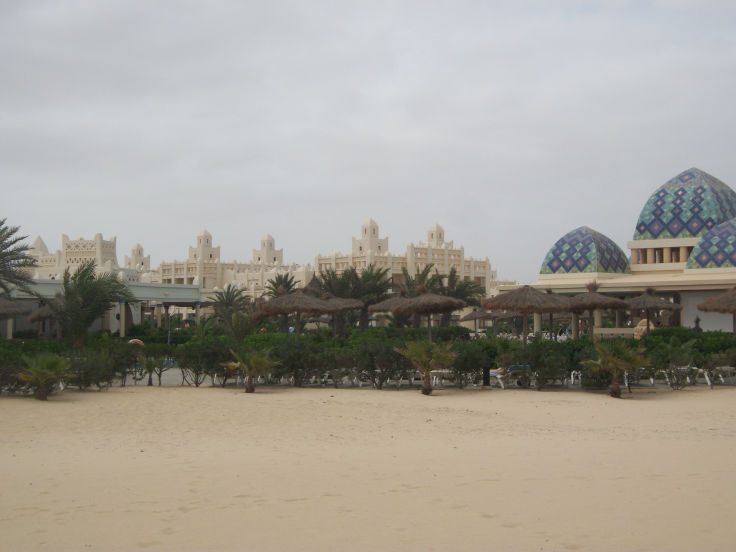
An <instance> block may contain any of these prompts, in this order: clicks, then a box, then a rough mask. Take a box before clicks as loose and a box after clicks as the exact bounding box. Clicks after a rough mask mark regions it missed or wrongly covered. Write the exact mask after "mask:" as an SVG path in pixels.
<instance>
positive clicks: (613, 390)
mask: <svg viewBox="0 0 736 552" xmlns="http://www.w3.org/2000/svg"><path fill="white" fill-rule="evenodd" d="M608 393H609V394H610V395H611V396H612V397H614V398H616V399H620V398H621V386H620V385H619V383H618V372H614V373H613V381H612V382H611V387H610V388H609V390H608Z"/></svg>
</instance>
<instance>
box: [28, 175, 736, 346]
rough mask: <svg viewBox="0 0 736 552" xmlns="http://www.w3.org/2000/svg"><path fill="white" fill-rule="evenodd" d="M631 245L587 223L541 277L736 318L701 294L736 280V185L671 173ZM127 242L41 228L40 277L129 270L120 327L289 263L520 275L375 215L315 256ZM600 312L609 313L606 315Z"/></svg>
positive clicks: (702, 319)
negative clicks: (231, 254) (161, 249)
mask: <svg viewBox="0 0 736 552" xmlns="http://www.w3.org/2000/svg"><path fill="white" fill-rule="evenodd" d="M627 247H628V249H629V251H630V254H629V255H627V254H626V253H624V251H623V250H622V249H621V247H619V246H618V245H617V244H616V243H614V242H613V241H612V240H611V239H610V238H608V237H607V236H605V235H603V234H601V233H600V232H598V231H596V230H594V229H592V228H590V227H588V226H580V227H578V228H575V229H573V230H571V231H570V232H568V233H567V234H565V235H564V236H562V237H561V238H560V239H558V240H557V241H555V242H554V243H553V244H552V245H551V247H550V249H549V251H548V253H547V255H546V256H545V257H544V259H543V260H542V264H541V267H540V271H539V272H540V273H539V277H538V281H537V282H535V283H533V284H532V285H533V286H535V287H538V288H541V289H549V290H551V291H553V292H555V293H559V294H563V295H574V294H577V293H581V292H583V291H585V287H586V285H587V284H590V283H591V282H596V283H597V284H598V286H599V288H598V291H599V292H600V293H606V294H610V295H614V296H617V297H620V298H628V297H632V296H635V295H638V294H640V293H642V292H644V291H645V290H646V289H647V288H654V289H655V290H656V292H657V294H658V295H660V296H662V297H664V298H666V299H667V300H668V301H671V302H673V303H678V304H680V305H681V306H682V310H681V311H680V312H679V313H675V315H674V318H673V319H672V320H671V322H672V323H680V324H682V325H683V326H688V327H693V326H695V324H696V319H699V325H700V327H701V328H703V329H704V330H728V331H730V330H731V329H732V322H731V316H730V315H724V314H717V313H706V312H701V311H699V310H698V309H697V305H698V304H700V303H702V302H704V301H705V300H707V299H709V298H710V297H712V296H714V295H715V294H717V293H720V292H722V291H724V290H726V289H728V288H730V287H733V286H734V285H736V192H734V191H733V190H732V189H731V188H730V187H729V186H727V185H726V184H725V183H723V182H721V181H720V180H718V179H717V178H715V177H713V176H711V175H709V174H708V173H706V172H704V171H701V170H699V169H696V168H691V169H688V170H686V171H683V172H682V173H680V174H678V175H677V176H675V177H673V178H671V179H670V180H668V181H667V182H665V183H664V184H662V185H661V186H659V187H658V188H656V189H655V190H654V192H653V193H652V194H651V197H650V198H649V199H648V200H647V202H646V203H645V204H644V206H643V207H642V210H641V214H640V215H639V218H638V220H637V221H636V222H635V224H634V233H633V239H632V240H631V241H629V242H628V244H627ZM115 248H116V239H115V238H114V237H113V238H111V239H110V240H104V239H103V238H102V236H101V235H100V234H97V235H95V237H94V238H93V239H91V240H86V239H81V238H80V239H77V240H71V239H69V237H68V236H66V235H63V236H62V248H61V250H59V251H56V252H55V253H53V254H51V253H49V251H48V248H47V247H46V245H45V244H44V242H43V240H42V239H41V238H40V237H38V238H36V239H35V241H34V242H33V243H32V245H31V246H30V251H29V252H30V254H31V255H32V256H34V257H35V258H36V260H37V262H38V266H37V268H36V269H35V270H34V273H33V278H34V279H35V280H36V281H37V285H38V286H39V288H43V290H44V293H45V295H46V296H49V297H53V294H54V293H56V292H57V291H58V290H59V289H60V282H59V281H58V280H60V279H61V277H62V275H63V273H64V270H65V269H67V268H69V269H70V270H74V268H76V267H77V266H79V264H81V263H83V262H86V261H90V260H94V261H95V263H96V264H97V267H98V271H100V272H111V273H113V274H116V275H118V277H120V278H121V279H122V280H123V281H125V282H127V283H128V284H129V285H130V286H132V289H135V295H136V302H134V303H132V304H127V305H116V306H115V308H114V309H113V311H112V312H111V313H110V315H109V319H110V320H108V321H105V323H106V324H107V323H108V322H109V324H108V325H106V327H109V328H110V330H111V331H115V330H116V329H118V328H119V327H120V326H124V325H125V324H126V323H127V324H130V323H131V322H133V323H137V322H140V320H141V317H142V309H143V307H144V306H151V305H155V309H156V316H158V317H160V316H161V314H162V312H168V309H169V307H173V308H184V309H192V308H196V309H197V311H198V308H199V304H200V302H202V301H206V300H207V299H209V298H210V297H211V296H212V293H213V292H214V291H217V290H219V289H223V288H225V287H226V286H227V285H229V284H232V285H235V286H237V287H239V288H240V289H242V290H243V291H244V292H245V293H246V295H248V296H250V297H253V298H257V297H260V296H261V295H263V293H264V292H265V289H266V286H267V284H268V281H269V280H270V279H272V278H274V277H276V276H277V275H279V274H289V275H291V276H292V277H293V278H294V280H295V282H296V284H297V287H302V286H304V285H306V284H307V283H308V282H309V281H310V280H311V279H312V278H313V277H314V276H315V275H318V274H319V273H320V272H322V271H325V270H335V271H336V272H337V273H338V274H339V273H342V272H343V271H344V270H346V269H348V268H351V267H354V268H355V269H357V270H358V271H361V270H363V269H365V268H366V267H368V266H370V265H373V266H375V267H376V268H379V269H388V274H389V275H390V277H391V278H392V279H393V281H394V282H396V283H401V282H402V281H403V278H404V270H406V271H407V272H408V273H409V274H412V275H413V274H416V273H417V271H421V270H422V269H424V268H425V267H427V266H429V265H433V267H434V269H435V270H436V271H437V273H439V274H449V272H450V271H451V270H452V269H455V270H456V272H457V274H458V276H459V277H460V279H462V280H472V281H475V282H478V283H479V284H481V285H482V286H483V289H484V290H485V293H486V295H487V296H492V295H495V294H497V293H498V291H499V288H500V290H501V291H503V290H504V289H510V288H512V287H514V286H515V285H516V284H515V282H501V281H499V280H498V279H497V275H496V271H495V270H492V268H491V263H490V261H489V260H488V258H483V259H476V258H473V257H466V256H465V250H464V248H463V247H462V246H457V247H456V246H455V245H454V243H453V242H452V241H446V240H445V231H444V229H443V228H442V227H441V226H440V225H439V224H434V225H432V226H431V227H430V228H429V230H428V231H427V239H426V241H418V242H417V243H409V244H408V245H407V246H406V250H405V252H403V253H401V254H393V253H392V252H391V251H390V249H389V239H388V237H381V235H380V233H379V228H378V224H377V223H376V222H375V221H374V220H372V219H368V220H366V221H365V222H364V223H363V225H362V226H361V229H360V235H359V236H358V237H354V238H353V239H352V249H351V251H350V253H349V254H345V253H340V252H337V253H333V254H331V255H317V256H316V257H315V261H314V265H311V264H304V265H298V264H294V263H291V264H286V263H284V252H283V250H282V249H276V240H275V239H274V238H273V236H271V235H270V234H266V235H264V236H263V237H262V238H261V240H260V247H259V248H258V249H253V251H252V258H251V259H250V260H249V261H247V262H238V261H232V262H223V261H222V259H221V254H220V247H219V246H217V247H216V246H214V242H213V238H212V235H211V234H210V233H209V232H207V231H206V230H203V231H202V232H200V234H199V235H197V237H196V242H195V244H194V246H193V247H191V246H190V247H189V250H188V255H187V258H186V259H185V260H181V261H178V260H175V261H164V262H162V263H161V264H160V266H159V267H158V268H157V269H152V268H151V259H150V256H144V251H143V247H142V246H141V245H139V244H136V245H135V246H134V247H133V248H132V250H131V252H130V256H127V255H126V256H125V262H124V264H123V266H119V265H118V262H117V255H116V250H115ZM117 320H122V322H120V323H118V322H116V321H117ZM597 320H598V322H599V323H600V316H598V317H597ZM126 321H127V322H126ZM617 322H620V319H619V318H617ZM597 325H599V324H597ZM616 325H617V326H618V325H622V324H616ZM540 326H541V316H539V315H537V316H535V327H536V329H539V328H540ZM621 329H622V330H623V328H621ZM622 333H625V332H622Z"/></svg>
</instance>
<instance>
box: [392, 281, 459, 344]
mask: <svg viewBox="0 0 736 552" xmlns="http://www.w3.org/2000/svg"><path fill="white" fill-rule="evenodd" d="M464 306H465V301H461V300H460V299H455V298H454V297H448V296H446V295H437V294H436V293H430V292H427V293H422V294H421V295H417V296H416V297H409V298H407V299H405V300H404V301H403V302H402V303H400V304H399V305H397V306H395V307H394V308H393V309H390V310H391V312H392V313H393V314H395V315H399V316H402V315H407V314H420V315H421V314H426V315H427V335H428V336H429V340H430V341H432V315H433V314H435V313H437V314H441V313H447V312H452V311H454V310H457V309H461V308H463V307H464Z"/></svg>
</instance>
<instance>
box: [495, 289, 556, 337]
mask: <svg viewBox="0 0 736 552" xmlns="http://www.w3.org/2000/svg"><path fill="white" fill-rule="evenodd" d="M483 306H484V307H485V308H486V309H488V310H501V311H517V312H520V313H521V314H522V317H523V330H522V331H523V335H522V336H521V340H522V341H521V342H522V344H523V345H525V346H526V334H527V332H528V331H529V330H528V328H529V326H528V320H527V315H529V314H532V313H538V314H542V313H547V312H564V311H566V310H567V303H566V302H562V301H560V300H559V298H556V297H555V296H554V295H551V294H549V293H544V292H543V291H539V290H538V289H535V288H533V287H531V286H521V287H519V288H516V289H514V290H512V291H507V292H506V293H502V294H500V295H496V296H495V297H490V298H488V299H486V300H484V301H483Z"/></svg>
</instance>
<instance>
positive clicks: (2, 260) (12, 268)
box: [0, 219, 36, 297]
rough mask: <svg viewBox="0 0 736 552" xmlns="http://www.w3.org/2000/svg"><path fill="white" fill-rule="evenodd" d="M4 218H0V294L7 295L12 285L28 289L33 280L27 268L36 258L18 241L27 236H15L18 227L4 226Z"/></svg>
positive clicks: (34, 263)
mask: <svg viewBox="0 0 736 552" xmlns="http://www.w3.org/2000/svg"><path fill="white" fill-rule="evenodd" d="M5 220H6V219H0V292H1V293H0V294H1V295H4V296H6V297H7V296H9V295H10V290H11V288H12V287H17V288H19V289H22V290H24V291H27V290H28V286H29V285H30V284H31V283H32V281H33V280H32V279H31V277H30V275H29V274H28V272H27V270H28V269H29V268H33V267H34V266H36V259H34V258H33V257H31V256H30V255H28V249H29V247H28V245H26V244H24V243H20V242H22V241H23V240H24V239H26V238H27V237H28V236H16V232H18V230H19V229H20V227H18V226H6V224H5Z"/></svg>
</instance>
